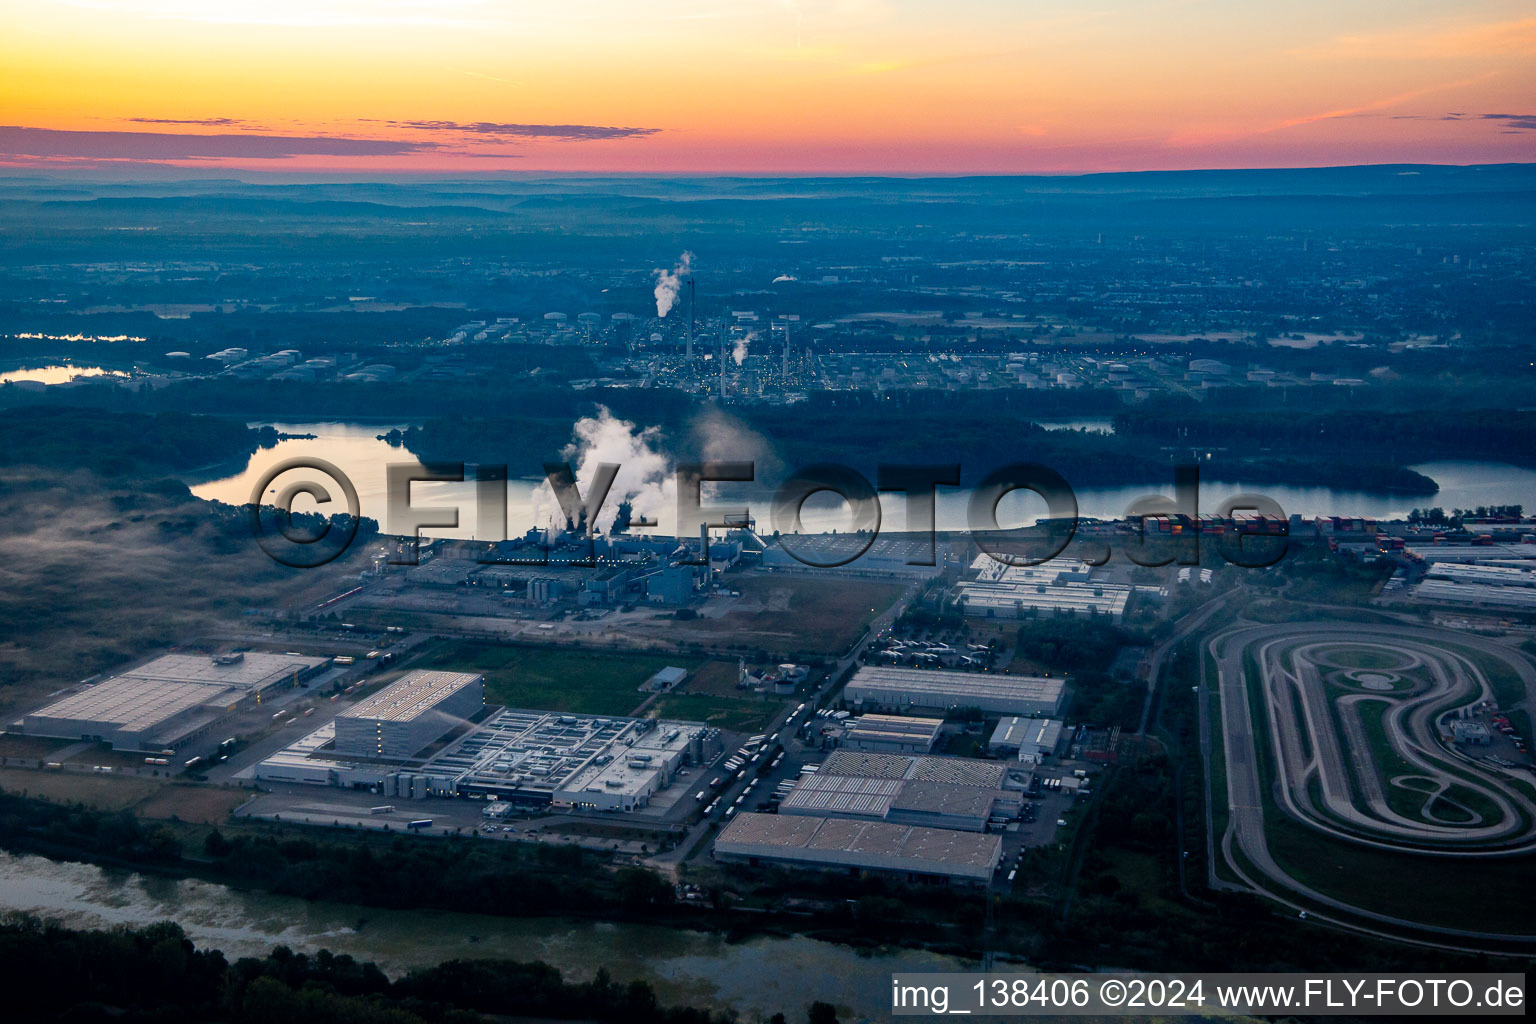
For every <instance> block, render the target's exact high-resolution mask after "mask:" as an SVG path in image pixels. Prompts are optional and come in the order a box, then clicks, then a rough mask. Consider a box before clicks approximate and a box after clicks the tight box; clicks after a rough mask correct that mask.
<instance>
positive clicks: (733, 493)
mask: <svg viewBox="0 0 1536 1024" xmlns="http://www.w3.org/2000/svg"><path fill="white" fill-rule="evenodd" d="M1099 424H1103V425H1105V426H1107V425H1108V423H1107V421H1103V420H1087V419H1084V420H1075V421H1061V422H1060V423H1059V424H1054V425H1055V426H1059V427H1062V428H1066V427H1069V426H1070V427H1073V428H1076V429H1095V427H1097V426H1098V425H1099ZM253 425H267V424H253ZM270 425H271V426H273V427H275V428H276V429H277V430H278V431H280V432H282V433H285V434H300V435H303V434H313V435H315V436H314V438H313V439H292V440H285V441H281V442H279V443H278V444H277V445H276V446H275V447H273V448H270V449H264V450H262V451H259V452H257V453H255V454H254V455H252V456H251V457H250V459H249V460H248V461H246V462H245V464H244V465H242V466H237V467H227V468H225V469H221V470H219V471H217V472H211V473H204V474H202V475H201V476H200V477H193V478H190V479H188V483H189V485H190V486H191V488H192V492H193V493H194V494H196V495H197V496H198V497H201V498H209V499H217V500H219V501H225V502H229V503H230V504H232V505H239V504H244V503H245V502H247V501H249V500H250V499H251V489H252V487H253V486H254V485H255V484H256V483H257V482H258V480H259V479H260V477H261V475H262V474H263V473H265V472H266V471H267V470H268V469H269V468H271V467H272V466H274V465H276V464H277V463H279V462H281V461H283V460H285V459H289V458H294V457H298V456H309V457H318V458H322V459H325V460H327V461H328V462H331V463H333V464H334V465H336V466H337V467H338V468H339V469H340V470H342V472H344V473H346V474H347V475H348V476H349V477H350V478H351V480H352V482H353V485H354V486H355V487H356V488H357V492H358V501H359V504H360V505H361V508H362V513H363V515H365V516H371V517H373V518H376V519H378V520H379V521H380V523H381V525H382V526H383V527H384V528H385V530H386V532H403V531H399V530H393V529H391V528H390V524H389V522H388V518H387V516H386V515H385V501H384V495H385V476H384V473H385V466H387V465H388V464H390V463H392V462H393V463H410V464H414V465H418V466H419V465H420V460H419V459H417V458H416V456H415V455H414V454H412V453H411V452H410V451H408V450H407V449H404V448H395V447H391V446H390V445H389V443H388V442H386V441H382V440H380V439H379V435H381V434H385V433H387V432H388V431H389V430H390V429H391V427H394V426H399V427H402V428H403V427H404V426H405V424H389V423H383V424H358V423H274V424H270ZM520 454H521V455H526V453H518V452H512V453H509V455H508V462H509V463H512V465H511V466H510V470H511V472H512V473H513V474H514V476H515V475H516V474H517V473H519V472H533V473H537V472H538V466H537V463H536V461H535V459H534V457H532V456H527V457H526V463H527V464H526V465H524V466H519V465H517V464H516V460H517V458H518V456H519V455H520ZM1412 468H1413V469H1415V470H1417V471H1418V472H1420V473H1423V474H1424V475H1426V476H1429V477H1431V478H1433V479H1434V480H1435V481H1437V482H1438V483H1439V484H1440V492H1439V493H1438V494H1435V495H1432V496H1428V497H1426V496H1420V495H1409V496H1403V495H1392V494H1382V493H1374V492H1369V491H1350V490H1342V489H1338V488H1331V487H1294V486H1284V485H1282V486H1265V485H1262V484H1260V483H1258V482H1255V481H1222V480H1207V479H1202V481H1201V490H1200V495H1201V497H1200V505H1201V509H1202V511H1214V510H1215V508H1216V506H1217V505H1218V504H1219V503H1220V501H1221V500H1222V499H1223V498H1225V497H1227V496H1229V495H1232V494H1237V493H1241V492H1245V491H1261V492H1262V493H1264V494H1267V495H1268V496H1269V497H1271V498H1273V499H1274V500H1275V501H1277V502H1279V503H1280V507H1281V508H1283V509H1284V510H1285V511H1286V513H1287V514H1297V513H1299V514H1301V515H1304V516H1317V515H1348V516H1370V517H1374V518H1378V519H1394V518H1402V517H1405V516H1407V514H1408V512H1409V511H1410V510H1411V509H1413V508H1415V507H1427V506H1431V505H1439V506H1441V507H1443V508H1446V509H1450V508H1471V507H1476V506H1478V505H1490V504H1500V505H1503V504H1523V505H1524V506H1525V507H1526V508H1528V509H1532V508H1536V470H1531V469H1525V468H1522V467H1519V466H1512V465H1509V464H1506V463H1500V462H1475V461H1466V462H1428V463H1422V464H1419V465H1415V466H1413V467H1412ZM471 472H472V471H471ZM1065 475H1066V476H1067V477H1068V479H1069V480H1070V477H1071V474H1070V472H1065ZM289 482H290V478H289V476H288V475H284V476H283V477H281V478H280V481H276V482H274V486H273V487H271V488H270V489H269V492H268V498H269V500H270V497H271V496H272V495H275V494H276V492H277V491H278V490H279V488H280V486H282V485H285V484H287V483H289ZM664 483H665V486H664V487H663V488H661V489H659V491H658V493H660V492H661V491H664V492H665V493H666V495H667V497H666V499H665V500H662V501H660V503H659V504H657V505H656V506H655V507H654V508H653V509H651V510H650V511H652V513H653V514H654V516H655V518H656V519H657V520H658V521H659V522H660V526H659V527H658V529H659V531H660V532H662V533H664V534H671V533H673V532H675V529H674V526H675V522H676V509H675V504H674V503H673V501H672V499H671V497H670V482H669V481H666V482H664ZM731 486H732V488H733V489H729V490H728V489H726V488H725V487H722V488H721V490H720V493H719V495H718V496H717V497H716V498H710V497H708V496H706V498H705V501H706V504H707V503H709V502H710V501H720V502H722V503H728V504H729V503H735V504H741V503H742V502H746V503H747V504H748V505H749V507H751V508H752V509H753V510H754V512H755V514H756V515H757V518H758V526H759V529H760V530H761V531H763V532H765V533H768V532H772V524H771V523H770V522H769V507H770V503H771V499H772V495H771V493H769V492H767V491H765V490H762V489H758V490H757V492H755V493H754V492H752V491H749V490H747V489H745V488H744V487H742V486H741V485H731ZM1157 490H1163V491H1165V492H1166V493H1168V494H1172V490H1173V483H1172V478H1171V476H1170V479H1169V481H1168V482H1167V483H1166V484H1164V485H1162V486H1161V487H1159V486H1158V485H1152V484H1133V485H1129V486H1124V487H1084V488H1082V489H1080V490H1077V492H1076V494H1077V501H1078V512H1079V514H1080V515H1082V516H1089V517H1093V518H1098V519H1114V518H1118V517H1120V516H1122V515H1123V514H1124V513H1125V510H1126V508H1127V506H1129V505H1130V503H1131V502H1132V501H1134V500H1135V499H1136V498H1138V497H1141V496H1142V495H1144V494H1147V493H1149V492H1152V491H1157ZM543 491H544V488H543V484H542V483H541V481H539V480H537V479H513V480H510V481H509V482H508V501H507V520H508V529H509V532H510V534H511V535H512V536H518V535H521V534H522V533H523V532H525V531H526V530H528V529H529V528H531V527H535V526H539V527H542V526H547V525H548V516H549V514H550V511H551V510H552V509H553V508H554V506H553V504H552V502H551V501H550V500H548V499H547V498H545V497H543V496H542V494H543ZM411 493H412V502H413V504H414V505H416V506H418V507H423V506H456V507H457V508H458V509H459V526H458V527H457V528H456V529H448V528H438V529H427V530H424V531H423V532H424V533H425V534H427V535H429V536H436V537H456V538H463V539H470V538H474V537H477V536H480V537H484V536H488V535H489V534H487V533H482V532H481V531H480V527H479V524H478V522H477V521H476V516H475V485H474V483H473V481H472V480H470V481H466V482H464V483H419V484H416V485H414V486H413V487H412V492H411ZM969 500H970V492H969V491H966V490H960V489H950V488H941V489H940V492H939V496H938V500H937V503H936V504H937V511H936V518H937V522H938V527H939V529H941V530H963V529H965V528H966V510H967V505H968V502H969ZM307 501H308V499H302V498H301V499H300V500H299V501H298V502H296V503H295V506H294V509H295V511H310V510H314V509H315V508H316V506H314V505H313V504H305V502H307ZM616 503H617V496H616V494H615V496H612V497H610V498H609V505H610V506H612V505H614V504H616ZM881 507H882V529H884V530H887V531H894V530H902V529H904V528H905V515H904V511H903V499H902V497H901V496H900V495H895V494H886V495H882V497H881ZM326 511H330V510H329V509H327V510H326ZM637 511H647V510H646V509H637ZM1044 514H1045V503H1044V502H1043V501H1042V500H1040V499H1039V498H1038V497H1037V496H1035V495H1034V494H1032V493H1029V492H1024V491H1017V492H1014V493H1013V494H1011V495H1009V496H1008V497H1006V498H1004V499H1003V501H1002V502H1001V504H1000V505H999V507H998V520H999V523H1000V525H1002V526H1003V527H1005V528H1009V527H1017V526H1023V525H1027V524H1029V523H1031V522H1033V521H1034V520H1035V519H1036V518H1038V517H1040V516H1043V515H1044ZM802 524H803V527H804V529H805V530H806V532H822V531H826V530H838V531H846V530H847V529H849V527H850V525H851V517H850V516H849V514H848V511H847V509H846V507H845V506H844V504H843V502H842V501H841V500H840V499H838V498H836V497H835V496H833V495H830V494H822V495H819V496H817V497H815V498H813V499H812V500H811V501H809V502H807V503H806V506H805V510H804V514H803V515H802Z"/></svg>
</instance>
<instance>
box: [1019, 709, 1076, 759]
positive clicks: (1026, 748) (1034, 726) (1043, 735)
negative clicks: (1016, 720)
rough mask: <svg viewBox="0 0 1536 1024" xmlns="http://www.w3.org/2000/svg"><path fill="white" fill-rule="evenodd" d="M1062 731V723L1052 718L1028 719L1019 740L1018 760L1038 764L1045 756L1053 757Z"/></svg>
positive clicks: (1059, 742)
mask: <svg viewBox="0 0 1536 1024" xmlns="http://www.w3.org/2000/svg"><path fill="white" fill-rule="evenodd" d="M1064 731H1065V728H1064V726H1063V724H1062V723H1061V722H1059V721H1057V720H1056V719H1054V718H1031V719H1028V721H1027V725H1026V726H1025V729H1024V735H1023V736H1022V737H1021V738H1020V740H1019V760H1020V761H1026V762H1029V763H1030V764H1040V763H1041V762H1042V761H1044V760H1045V759H1046V758H1050V757H1055V756H1056V751H1057V749H1059V748H1060V746H1061V737H1062V733H1063V732H1064Z"/></svg>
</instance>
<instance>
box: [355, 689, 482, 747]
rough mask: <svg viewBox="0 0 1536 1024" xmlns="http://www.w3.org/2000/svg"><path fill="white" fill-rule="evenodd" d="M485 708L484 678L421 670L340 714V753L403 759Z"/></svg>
mask: <svg viewBox="0 0 1536 1024" xmlns="http://www.w3.org/2000/svg"><path fill="white" fill-rule="evenodd" d="M484 707H485V687H484V685H483V677H482V676H478V675H475V674H474V673H471V672H433V671H428V670H424V669H417V670H416V671H414V672H407V673H406V674H405V675H403V676H401V677H400V678H399V679H398V680H397V681H395V682H393V683H391V684H390V685H389V686H386V687H385V688H384V689H382V690H380V691H379V692H378V693H376V694H374V695H373V696H371V697H369V698H368V699H367V700H365V701H363V702H362V703H360V704H356V705H353V706H352V707H350V708H347V709H346V710H345V711H343V712H342V713H341V714H339V715H337V716H336V747H335V749H336V753H338V754H342V755H346V756H352V757H378V758H389V759H391V760H400V759H403V758H407V757H410V756H411V755H413V754H416V753H418V752H420V751H421V750H422V749H424V748H425V747H426V746H427V745H428V744H429V743H431V742H433V741H434V740H437V739H440V738H441V737H443V736H444V735H446V734H447V733H448V732H449V731H450V730H452V729H453V728H454V727H455V726H457V725H459V724H461V723H463V722H464V721H465V720H466V719H469V718H472V717H473V716H475V715H477V714H479V713H480V711H481V710H482V709H483V708H484Z"/></svg>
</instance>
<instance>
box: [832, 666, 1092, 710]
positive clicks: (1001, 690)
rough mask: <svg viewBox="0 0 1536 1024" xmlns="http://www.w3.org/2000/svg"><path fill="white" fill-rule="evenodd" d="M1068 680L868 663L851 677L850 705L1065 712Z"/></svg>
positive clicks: (846, 699)
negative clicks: (1063, 700) (1064, 704)
mask: <svg viewBox="0 0 1536 1024" xmlns="http://www.w3.org/2000/svg"><path fill="white" fill-rule="evenodd" d="M1064 690H1065V683H1064V681H1063V680H1061V679H1053V678H1050V677H1043V676H1010V675H998V674H994V673H985V674H982V673H974V672H952V671H945V670H939V669H914V668H897V667H894V666H886V665H865V666H863V667H861V668H860V669H859V670H858V672H857V673H855V674H854V677H853V678H852V679H851V680H849V682H848V685H847V687H846V688H844V690H843V701H844V702H845V703H846V704H848V705H849V706H850V707H855V708H864V709H873V708H881V709H887V710H893V711H937V712H941V713H942V712H949V711H954V710H957V709H959V708H979V709H980V710H982V711H985V712H993V713H997V714H1005V715H1040V716H1052V715H1056V714H1059V713H1060V711H1061V703H1062V697H1063V693H1064Z"/></svg>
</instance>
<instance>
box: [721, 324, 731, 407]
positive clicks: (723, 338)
mask: <svg viewBox="0 0 1536 1024" xmlns="http://www.w3.org/2000/svg"><path fill="white" fill-rule="evenodd" d="M730 332H731V329H730V328H729V327H727V326H726V322H725V321H724V320H722V321H720V356H719V359H720V400H721V401H722V402H723V401H725V343H726V341H727V340H728V338H729V336H730Z"/></svg>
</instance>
